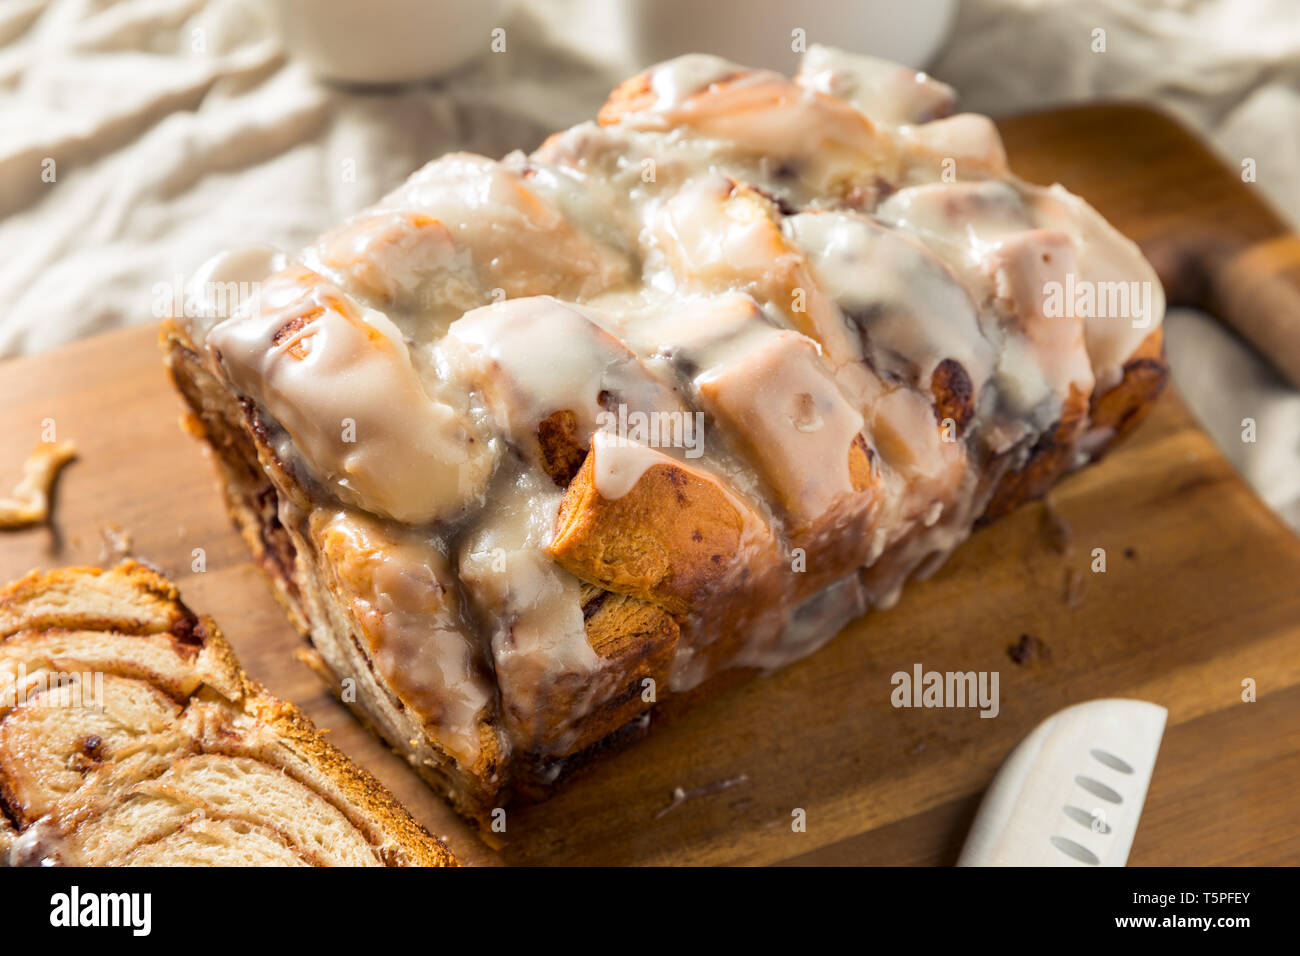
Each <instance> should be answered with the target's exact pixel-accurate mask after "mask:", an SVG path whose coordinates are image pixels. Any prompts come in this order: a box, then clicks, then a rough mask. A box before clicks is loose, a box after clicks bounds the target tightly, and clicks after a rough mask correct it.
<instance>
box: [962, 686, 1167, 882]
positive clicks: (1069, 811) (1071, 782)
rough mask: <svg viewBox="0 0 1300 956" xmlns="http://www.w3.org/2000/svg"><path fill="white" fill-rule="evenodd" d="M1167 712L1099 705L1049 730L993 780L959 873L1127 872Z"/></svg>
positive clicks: (1131, 704)
mask: <svg viewBox="0 0 1300 956" xmlns="http://www.w3.org/2000/svg"><path fill="white" fill-rule="evenodd" d="M1167 717H1168V711H1166V710H1165V708H1163V707H1161V706H1159V705H1157V704H1151V703H1147V702H1146V701H1141V700H1122V699H1118V698H1115V699H1107V700H1093V701H1088V702H1087V703H1083V704H1076V705H1075V706H1073V707H1067V708H1066V709H1065V710H1062V711H1059V712H1057V713H1056V714H1053V715H1052V716H1051V717H1049V718H1048V719H1047V720H1045V721H1043V722H1042V723H1041V724H1039V725H1038V726H1037V727H1035V728H1034V730H1033V732H1032V733H1030V734H1029V736H1028V737H1026V738H1025V739H1024V740H1022V741H1021V742H1020V745H1019V746H1018V747H1016V749H1015V750H1013V751H1012V752H1011V756H1010V757H1008V758H1007V761H1006V763H1004V764H1003V765H1002V768H1001V769H1000V770H999V771H998V773H997V776H996V777H994V778H993V783H992V784H991V785H990V786H989V789H988V792H987V793H986V794H985V795H984V800H983V802H982V803H981V804H980V809H979V812H978V813H977V814H976V816H975V823H974V825H973V826H972V827H971V832H970V835H969V836H968V837H967V838H966V845H965V847H963V848H962V853H961V858H960V859H958V861H957V865H958V866H1123V865H1124V864H1125V862H1127V860H1128V852H1129V849H1130V848H1131V847H1132V846H1133V836H1134V834H1136V833H1137V824H1138V818H1139V817H1140V816H1141V815H1142V804H1143V802H1144V801H1145V800H1146V795H1147V785H1148V784H1149V783H1150V782H1151V772H1152V770H1153V769H1154V768H1155V762H1156V754H1157V753H1158V752H1159V750H1160V739H1161V737H1162V736H1163V734H1164V729H1165V719H1166V718H1167Z"/></svg>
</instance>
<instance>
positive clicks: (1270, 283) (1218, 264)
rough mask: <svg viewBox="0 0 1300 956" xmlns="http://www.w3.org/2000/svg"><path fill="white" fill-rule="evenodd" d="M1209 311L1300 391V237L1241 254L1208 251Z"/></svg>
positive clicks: (1254, 245) (1276, 239)
mask: <svg viewBox="0 0 1300 956" xmlns="http://www.w3.org/2000/svg"><path fill="white" fill-rule="evenodd" d="M1201 266H1202V268H1203V269H1204V270H1205V273H1206V279H1207V283H1206V285H1207V288H1206V293H1207V298H1206V301H1205V303H1204V307H1205V308H1206V309H1207V310H1208V311H1210V312H1212V313H1213V314H1215V315H1217V316H1219V318H1220V319H1222V320H1223V321H1224V322H1226V323H1227V324H1228V325H1230V326H1232V328H1234V329H1235V330H1236V331H1237V332H1238V333H1240V335H1241V336H1242V337H1243V338H1244V339H1246V340H1247V341H1248V342H1250V343H1251V344H1252V345H1254V346H1255V348H1256V349H1258V350H1259V352H1260V354H1261V355H1263V356H1264V357H1265V358H1266V359H1268V361H1269V362H1271V363H1272V364H1273V366H1274V367H1275V368H1276V369H1277V370H1278V371H1279V372H1281V373H1282V376H1283V377H1284V378H1285V379H1286V380H1287V381H1288V382H1290V383H1291V384H1292V385H1293V386H1295V387H1296V388H1300V236H1297V235H1296V234H1294V233H1289V232H1288V233H1280V234H1279V235H1277V236H1274V237H1273V238H1271V239H1265V240H1262V241H1259V242H1254V243H1251V244H1249V245H1247V246H1245V247H1244V248H1240V249H1236V250H1233V249H1206V250H1204V251H1203V253H1202V256H1201Z"/></svg>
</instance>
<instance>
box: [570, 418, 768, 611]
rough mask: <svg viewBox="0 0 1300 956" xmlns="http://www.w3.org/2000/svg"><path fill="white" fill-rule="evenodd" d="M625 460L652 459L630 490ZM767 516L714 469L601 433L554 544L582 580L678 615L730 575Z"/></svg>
mask: <svg viewBox="0 0 1300 956" xmlns="http://www.w3.org/2000/svg"><path fill="white" fill-rule="evenodd" d="M620 459H622V460H620ZM629 459H631V460H629ZM620 467H621V468H630V469H635V468H638V467H642V468H643V470H642V471H641V473H640V474H639V475H638V476H634V483H633V484H632V486H631V487H630V488H628V489H626V490H625V491H624V489H622V488H618V489H617V491H622V492H623V493H621V494H619V493H616V492H615V491H612V490H611V486H612V482H611V478H610V475H609V474H607V472H614V471H616V470H617V469H619V468H620ZM613 480H614V481H619V480H623V481H625V480H626V476H619V478H615V479H613ZM761 525H762V522H761V521H760V519H759V518H758V516H757V515H755V514H753V513H752V512H749V511H748V510H747V509H745V507H744V506H743V505H742V504H741V503H740V501H739V500H738V499H737V498H736V497H735V496H734V495H732V494H731V493H729V492H727V491H726V490H724V488H723V487H722V485H721V484H720V483H719V482H718V480H717V479H716V478H714V477H712V476H711V475H708V474H705V473H704V472H700V471H697V470H695V469H693V468H690V467H689V466H687V465H685V464H683V463H681V462H678V461H675V460H673V459H672V458H669V457H668V456H667V455H664V454H662V453H660V452H657V451H654V450H652V449H647V448H643V447H639V446H638V447H637V448H636V449H634V450H632V451H631V453H630V454H628V447H627V446H626V445H622V444H618V443H616V441H615V440H610V439H608V437H607V436H605V435H603V434H598V435H597V436H596V438H595V439H594V440H593V442H592V449H591V453H590V454H588V456H587V460H586V461H585V462H583V466H582V468H581V469H580V470H579V472H578V475H577V477H576V478H574V479H573V481H572V483H570V485H569V488H568V490H567V491H566V492H565V493H564V499H563V501H562V502H561V503H560V510H559V514H558V515H557V517H556V521H555V535H554V537H553V538H552V539H551V543H550V546H549V547H548V548H547V552H548V553H549V554H550V555H551V557H552V558H554V559H555V560H556V561H557V562H558V563H559V564H560V566H561V567H563V568H565V569H566V570H568V571H569V572H571V573H572V574H573V575H574V576H576V577H577V578H579V579H580V580H583V581H586V582H588V583H589V584H596V585H599V586H600V587H602V588H604V589H605V590H607V591H614V592H616V593H618V594H628V595H631V596H632V597H637V598H640V599H641V600H643V601H649V602H650V603H651V604H657V605H658V606H660V607H662V608H663V609H664V610H666V611H668V613H670V614H674V615H678V614H685V613H687V612H688V611H689V610H690V609H691V607H693V606H695V605H696V604H697V603H698V602H699V601H700V600H703V599H704V598H705V596H706V595H707V594H708V592H709V590H710V588H712V587H714V586H716V585H717V584H718V582H720V581H722V580H723V579H725V578H726V576H727V574H728V572H729V571H730V570H731V569H732V568H733V567H734V566H735V564H736V562H737V558H738V556H741V555H743V554H744V552H745V545H746V544H747V542H748V539H749V538H750V537H751V536H752V534H753V528H754V527H755V526H759V527H761Z"/></svg>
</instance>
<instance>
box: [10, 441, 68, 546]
mask: <svg viewBox="0 0 1300 956" xmlns="http://www.w3.org/2000/svg"><path fill="white" fill-rule="evenodd" d="M76 457H77V447H76V446H75V445H74V444H72V442H60V443H58V444H51V443H49V442H42V443H41V444H39V445H37V446H36V447H35V448H34V449H32V453H31V454H30V455H28V456H27V461H26V462H25V463H24V464H23V478H22V481H20V482H18V484H17V486H15V488H14V490H13V494H12V495H10V496H9V497H8V498H0V529H4V530H14V529H17V528H30V527H31V526H33V525H38V524H46V523H47V522H48V521H49V519H50V491H51V490H52V489H53V488H54V480H55V479H56V478H57V477H58V475H59V471H60V470H61V469H62V468H63V466H64V465H66V464H67V463H68V462H70V461H72V459H74V458H76Z"/></svg>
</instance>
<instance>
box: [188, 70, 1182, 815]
mask: <svg viewBox="0 0 1300 956" xmlns="http://www.w3.org/2000/svg"><path fill="white" fill-rule="evenodd" d="M953 108H954V103H953V94H952V91H951V90H950V89H949V88H947V87H946V86H944V85H943V84H941V83H938V82H936V81H934V80H933V79H930V78H928V77H926V76H925V75H923V74H917V73H913V72H912V71H909V70H905V69H903V68H901V67H896V66H893V65H891V64H886V63H881V62H879V61H874V60H868V59H865V58H860V57H848V56H845V55H842V54H837V53H834V52H832V51H829V50H824V49H815V50H814V51H812V52H811V53H809V54H808V56H807V58H806V60H805V63H804V66H803V69H802V70H801V72H800V73H799V75H798V76H796V77H795V78H794V79H793V80H790V79H787V78H785V77H783V76H779V75H776V74H773V73H769V72H763V71H755V70H746V69H743V68H741V67H737V66H735V65H732V64H729V63H726V62H724V61H721V60H718V59H715V58H712V57H706V56H689V57H683V58H681V59H679V60H675V61H672V62H669V63H666V64H664V65H662V66H659V67H655V68H653V69H651V70H648V71H647V72H645V73H643V74H641V75H639V76H636V77H634V78H632V79H631V80H628V81H627V82H626V83H624V84H623V85H622V86H620V87H619V88H618V89H617V90H615V91H614V94H613V95H612V97H611V98H610V100H609V102H608V103H607V104H606V105H605V107H604V108H603V109H602V110H601V111H600V115H599V119H598V121H597V122H594V123H585V124H582V125H579V126H576V127H574V128H573V129H570V130H568V131H566V132H563V133H559V134H556V135H555V136H553V137H551V138H550V139H548V140H547V141H546V142H545V143H544V144H542V146H541V147H540V148H539V149H538V150H537V151H536V152H534V153H532V154H530V155H525V154H523V153H514V154H511V155H509V156H507V157H505V158H504V159H503V160H500V161H494V160H490V159H485V158H482V157H480V156H472V155H464V154H454V155H449V156H445V157H443V158H442V159H439V160H436V161H434V162H432V163H430V164H429V165H428V166H426V167H424V168H423V169H421V170H419V171H418V172H416V173H415V174H414V175H413V176H412V177H411V178H410V180H409V181H408V182H407V183H406V184H404V185H403V186H401V187H400V188H398V189H397V190H396V191H395V192H393V193H392V194H390V195H389V196H387V197H385V198H384V199H382V200H380V201H379V202H378V203H377V204H376V205H375V206H373V207H372V208H370V209H367V210H366V211H364V212H362V213H360V214H358V215H356V216H354V217H352V218H351V219H350V220H349V221H347V222H346V223H344V224H343V225H342V226H340V227H339V228H337V229H335V230H334V231H332V232H330V233H328V234H326V235H324V236H323V237H321V239H320V240H319V241H317V242H316V243H314V244H312V245H311V246H309V247H308V248H306V249H303V250H300V251H298V252H297V253H296V254H293V255H283V254H279V253H276V252H274V251H272V250H267V249H248V250H243V251H241V252H238V253H233V254H230V255H227V256H223V257H219V258H218V259H217V260H214V261H213V262H212V263H210V264H209V265H208V266H206V267H205V269H204V270H203V272H202V274H201V275H199V276H198V277H196V280H195V282H194V285H193V287H192V297H191V299H190V302H189V307H187V309H186V313H187V314H186V315H185V316H178V317H176V319H175V320H174V321H171V322H169V323H168V324H167V325H166V326H165V329H164V336H163V348H164V351H165V353H166V361H167V364H168V366H169V367H170V369H171V373H172V375H173V377H174V379H175V382H176V385H177V387H178V388H179V390H180V392H181V394H182V395H183V396H184V398H185V400H186V402H187V403H188V405H189V407H190V409H191V411H192V412H193V414H192V416H191V422H192V425H193V429H194V430H195V431H196V432H197V433H198V434H199V435H201V436H202V437H203V438H204V439H206V441H207V442H208V443H209V444H210V445H211V447H212V449H213V450H214V451H215V452H216V461H217V466H218V469H219V471H220V473H221V477H222V480H223V484H224V486H225V494H226V499H227V502H228V505H229V507H230V510H231V512H232V514H233V515H234V518H235V520H236V522H237V524H238V525H239V527H240V529H241V530H242V532H243V535H244V537H245V538H246V539H247V541H248V544H249V546H250V548H251V549H252V551H253V553H254V555H255V557H256V559H257V561H258V563H259V564H260V565H261V567H262V568H263V569H264V570H265V571H266V573H267V575H268V577H269V578H270V580H271V582H272V584H273V586H274V588H275V590H276V593H277V594H278V595H279V597H280V599H281V600H282V602H283V603H284V605H285V608H286V609H287V611H288V613H289V616H290V618H291V619H292V620H293V622H294V623H295V624H296V625H297V626H298V627H299V628H300V629H301V630H302V631H303V632H304V633H305V634H306V635H307V636H308V637H309V639H310V640H311V642H312V644H313V645H314V646H315V648H316V650H317V651H318V652H319V654H320V656H321V657H322V658H323V660H324V662H325V664H326V665H327V667H328V669H329V671H330V672H332V674H333V675H335V677H336V678H338V679H340V680H341V679H344V678H350V679H351V680H352V681H354V682H355V685H356V686H357V687H358V688H359V692H358V693H357V695H356V700H355V703H354V707H355V708H356V709H357V710H358V711H359V712H360V713H361V714H362V716H363V717H364V719H365V720H367V721H368V722H369V723H370V724H372V725H373V726H374V727H375V729H377V730H378V732H379V733H381V734H382V735H383V736H384V737H385V739H387V740H388V742H389V743H390V744H391V745H392V746H393V747H394V748H396V749H397V750H398V751H400V752H401V753H403V754H404V755H405V756H406V757H407V758H408V759H409V760H410V762H411V763H412V765H413V766H414V767H415V768H416V769H417V770H418V771H419V772H420V773H421V774H422V775H424V776H425V777H426V778H427V779H428V780H429V782H430V783H432V784H433V785H434V786H435V787H437V788H438V789H440V790H441V791H442V792H443V793H445V794H446V795H447V796H448V797H449V798H450V799H451V800H452V801H453V802H454V803H455V805H456V806H457V807H458V808H459V809H460V810H461V811H462V812H464V813H466V814H468V815H470V816H473V817H478V818H480V819H481V818H483V817H484V816H485V815H486V814H488V813H490V811H491V810H492V808H494V807H496V806H499V805H502V804H503V803H505V802H506V801H507V800H508V799H509V798H510V797H511V796H512V795H516V794H520V793H527V794H537V793H544V792H545V791H546V789H547V788H548V787H549V786H550V785H552V784H553V783H554V782H555V781H556V780H557V779H558V778H559V777H560V776H561V775H562V774H563V773H564V772H565V771H566V769H568V768H570V767H572V766H574V765H576V764H578V763H581V762H582V760H584V759H585V758H586V757H587V756H589V755H591V754H593V753H594V752H596V750H598V749H599V748H602V747H604V746H607V745H609V744H610V743H612V742H616V741H620V740H622V739H625V738H627V737H629V736H632V735H634V734H635V733H636V732H638V731H639V730H641V729H643V728H644V727H645V726H646V725H647V723H648V721H649V716H650V714H651V713H652V712H653V710H654V707H655V705H656V703H657V702H660V701H662V700H664V698H665V697H666V696H668V695H670V694H673V693H677V692H680V691H683V690H686V689H690V688H694V687H697V686H698V685H700V684H701V683H702V682H704V681H706V680H708V679H709V678H710V677H711V676H712V675H714V674H716V673H718V672H719V671H722V670H724V669H729V668H748V669H759V670H761V669H768V668H775V667H779V666H781V665H783V664H785V663H787V662H789V661H792V660H795V659H797V658H799V657H802V656H803V655H805V654H808V653H811V652H812V651H814V650H816V649H817V648H818V647H819V646H820V645H822V644H823V643H824V642H825V641H827V640H829V639H830V638H831V637H832V636H833V635H834V634H835V633H836V631H837V630H838V629H839V628H840V627H841V625H842V624H844V623H845V622H846V621H848V620H850V619H851V618H853V617H855V616H856V615H860V614H862V613H863V612H864V611H866V610H867V609H868V608H871V607H887V606H888V605H890V604H891V603H892V602H893V601H894V600H895V599H896V597H897V595H898V593H899V589H900V588H901V586H902V585H903V583H904V582H905V581H906V580H907V579H908V578H910V577H913V576H917V575H924V574H929V573H931V572H933V571H934V570H935V569H936V568H937V567H938V566H939V565H940V564H941V563H942V561H943V560H944V558H945V556H946V555H947V554H948V553H949V552H951V550H952V549H953V548H954V547H955V546H957V545H958V544H959V543H960V542H961V541H962V540H963V539H965V538H966V537H967V535H969V534H970V532H971V530H972V528H973V527H974V526H975V525H976V524H977V523H979V522H980V521H982V520H987V519H991V518H995V517H997V516H998V515H1001V514H1004V513H1005V512H1007V511H1008V510H1010V509H1012V508H1014V507H1016V506H1017V505H1018V504H1020V503H1021V502H1024V501H1026V500H1029V499H1032V498H1034V497H1036V496H1039V495H1041V494H1043V493H1044V491H1045V490H1046V489H1047V488H1048V487H1049V486H1050V485H1051V484H1052V483H1053V482H1055V481H1056V480H1057V479H1058V478H1060V477H1061V476H1062V475H1063V474H1064V473H1065V472H1067V471H1069V470H1070V469H1073V468H1076V467H1079V466H1081V465H1083V464H1086V463H1087V462H1089V461H1091V460H1093V459H1095V458H1096V457H1097V456H1098V455H1100V454H1101V452H1102V451H1103V450H1104V449H1105V448H1106V447H1107V446H1109V445H1110V444H1111V443H1112V442H1113V441H1114V440H1115V439H1116V438H1118V437H1119V436H1121V435H1122V434H1124V433H1125V432H1126V431H1128V430H1129V429H1130V428H1132V427H1133V426H1134V424H1135V423H1136V422H1137V421H1138V420H1139V419H1140V418H1141V417H1142V414H1143V412H1144V411H1145V409H1146V408H1147V407H1148V405H1149V404H1150V403H1151V401H1152V400H1153V399H1154V397H1155V396H1156V394H1157V393H1158V392H1159V391H1160V388H1161V386H1162V384H1163V382H1164V379H1165V375H1166V366H1165V363H1164V359H1163V350H1162V347H1161V333H1160V320H1161V316H1162V313H1163V310H1164V300H1163V295H1162V292H1161V289H1160V285H1159V283H1158V281H1157V280H1156V277H1155V274H1154V273H1153V272H1152V270H1151V268H1150V266H1149V265H1148V264H1147V263H1146V261H1145V260H1144V259H1143V258H1142V256H1141V254H1140V253H1139V252H1138V250H1137V248H1136V247H1135V246H1134V245H1133V244H1132V243H1131V242H1129V241H1128V240H1127V239H1125V238H1124V237H1123V236H1121V235H1119V234H1118V233H1117V232H1116V231H1115V230H1114V229H1112V228H1111V227H1110V226H1109V225H1108V224H1107V223H1106V222H1105V221H1104V220H1103V219H1102V218H1101V217H1100V216H1099V215H1098V214H1097V213H1096V212H1095V211H1093V210H1092V209H1091V208H1090V207H1089V206H1088V205H1087V204H1086V203H1085V202H1083V201H1082V200H1080V199H1078V198H1077V197H1075V196H1072V195H1070V194H1069V193H1068V192H1066V191H1065V190H1064V189H1062V188H1060V187H1052V188H1041V187H1038V186H1032V185H1029V184H1026V183H1023V182H1021V181H1020V180H1018V179H1016V178H1015V177H1014V176H1013V175H1012V174H1011V173H1010V172H1009V171H1008V169H1007V165H1006V159H1005V156H1004V154H1003V150H1002V145H1001V142H1000V140H999V137H998V134H997V131H996V129H995V128H994V126H993V124H992V123H991V122H990V121H989V120H987V119H986V118H984V117H981V116H975V115H970V114H960V113H954V112H953ZM243 283H248V287H247V288H246V289H244V290H243V291H246V292H248V293H249V294H248V295H247V296H244V297H242V298H241V296H240V295H239V294H238V293H239V292H240V291H241V284H243Z"/></svg>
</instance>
